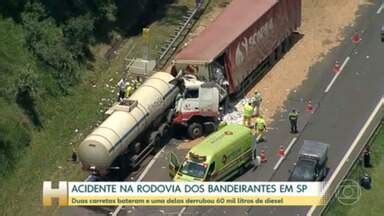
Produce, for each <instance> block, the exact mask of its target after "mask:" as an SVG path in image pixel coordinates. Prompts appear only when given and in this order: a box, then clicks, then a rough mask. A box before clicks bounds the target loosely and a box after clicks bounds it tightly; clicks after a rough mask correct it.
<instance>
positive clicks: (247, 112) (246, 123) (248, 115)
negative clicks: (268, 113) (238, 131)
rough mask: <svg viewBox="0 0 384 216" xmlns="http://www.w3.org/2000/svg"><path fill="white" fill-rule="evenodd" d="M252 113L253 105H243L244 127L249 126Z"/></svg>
mask: <svg viewBox="0 0 384 216" xmlns="http://www.w3.org/2000/svg"><path fill="white" fill-rule="evenodd" d="M252 114H253V107H252V104H251V103H247V104H245V105H244V107H243V125H244V126H246V127H250V125H251V118H252Z"/></svg>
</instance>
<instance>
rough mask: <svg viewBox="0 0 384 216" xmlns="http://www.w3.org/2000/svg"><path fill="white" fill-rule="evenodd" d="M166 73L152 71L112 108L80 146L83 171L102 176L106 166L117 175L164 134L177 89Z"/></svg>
mask: <svg viewBox="0 0 384 216" xmlns="http://www.w3.org/2000/svg"><path fill="white" fill-rule="evenodd" d="M172 80H175V77H173V76H172V75H171V74H169V73H164V72H156V73H154V74H153V75H152V76H151V77H149V78H148V79H147V80H146V81H145V82H144V83H143V84H142V85H141V86H140V87H139V88H138V89H137V90H136V91H135V92H134V93H133V95H132V96H131V97H129V98H128V99H125V100H124V101H123V102H122V103H120V104H116V105H114V106H113V107H112V108H110V109H109V110H108V111H107V112H106V113H107V114H109V115H110V116H109V117H108V118H107V119H106V120H105V121H104V122H103V123H102V124H101V125H100V126H99V127H97V128H96V129H95V130H94V131H93V132H92V133H91V134H90V135H88V136H87V137H86V138H85V140H84V141H83V142H82V143H81V144H80V146H79V149H78V155H79V158H80V161H81V163H82V165H83V168H84V169H87V170H92V171H94V172H97V174H98V175H106V174H107V173H108V170H109V169H110V167H113V166H116V167H119V171H120V172H125V171H128V170H130V169H134V168H136V167H137V165H139V164H140V163H141V162H142V160H144V159H145V157H146V156H147V155H148V154H150V153H151V152H152V151H153V150H154V149H156V148H160V147H161V146H160V145H161V144H160V140H161V138H162V137H164V136H166V135H167V132H168V131H169V127H170V123H171V121H172V116H173V109H172V107H173V106H174V103H175V99H176V96H177V94H178V93H179V92H180V87H179V86H177V85H176V84H173V82H170V81H172Z"/></svg>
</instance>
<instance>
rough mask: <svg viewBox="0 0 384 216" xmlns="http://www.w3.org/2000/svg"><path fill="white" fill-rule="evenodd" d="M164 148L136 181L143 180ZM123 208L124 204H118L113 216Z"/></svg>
mask: <svg viewBox="0 0 384 216" xmlns="http://www.w3.org/2000/svg"><path fill="white" fill-rule="evenodd" d="M164 148H165V146H164V147H163V148H162V149H161V150H160V151H159V152H157V154H156V155H155V156H154V157H153V158H152V160H151V161H150V162H149V163H148V165H147V167H145V169H144V171H143V172H142V173H141V174H140V176H139V178H137V180H136V181H138V182H140V181H141V180H143V178H144V177H145V175H146V174H147V173H148V172H149V170H150V169H151V168H152V166H153V164H155V162H156V160H157V158H158V157H160V155H161V153H163V152H164ZM122 208H123V206H122V205H119V206H117V208H116V209H115V211H113V213H112V216H117V214H118V213H119V211H121V209H122Z"/></svg>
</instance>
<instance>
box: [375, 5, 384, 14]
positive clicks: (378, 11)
mask: <svg viewBox="0 0 384 216" xmlns="http://www.w3.org/2000/svg"><path fill="white" fill-rule="evenodd" d="M383 9H384V2H383V3H381V5H380V7H379V9H377V11H376V14H380V13H381V11H382V10H383Z"/></svg>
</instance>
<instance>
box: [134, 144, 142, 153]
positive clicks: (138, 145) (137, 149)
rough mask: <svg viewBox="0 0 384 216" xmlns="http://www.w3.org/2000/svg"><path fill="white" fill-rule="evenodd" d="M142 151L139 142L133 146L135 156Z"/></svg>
mask: <svg viewBox="0 0 384 216" xmlns="http://www.w3.org/2000/svg"><path fill="white" fill-rule="evenodd" d="M140 150H141V143H139V142H137V143H135V144H134V145H133V151H134V152H135V154H139V153H140Z"/></svg>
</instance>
